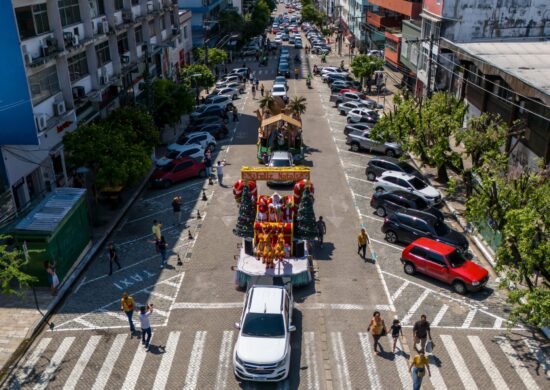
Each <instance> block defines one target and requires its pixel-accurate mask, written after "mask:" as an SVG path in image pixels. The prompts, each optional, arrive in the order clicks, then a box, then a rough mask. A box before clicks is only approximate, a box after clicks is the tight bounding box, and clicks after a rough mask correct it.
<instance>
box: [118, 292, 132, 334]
mask: <svg viewBox="0 0 550 390" xmlns="http://www.w3.org/2000/svg"><path fill="white" fill-rule="evenodd" d="M120 310H122V311H123V312H124V314H126V317H128V323H129V324H130V332H132V333H134V332H135V331H136V327H135V326H134V321H133V320H132V317H133V316H134V298H132V297H131V296H130V295H128V293H127V292H123V293H122V299H121V300H120Z"/></svg>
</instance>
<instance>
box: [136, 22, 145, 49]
mask: <svg viewBox="0 0 550 390" xmlns="http://www.w3.org/2000/svg"><path fill="white" fill-rule="evenodd" d="M135 35H136V45H139V44H140V43H142V42H143V27H141V26H138V27H136V30H135Z"/></svg>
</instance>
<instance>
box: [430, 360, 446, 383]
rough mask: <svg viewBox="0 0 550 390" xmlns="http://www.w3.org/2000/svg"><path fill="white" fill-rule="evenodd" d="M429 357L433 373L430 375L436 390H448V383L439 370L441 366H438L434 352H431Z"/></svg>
mask: <svg viewBox="0 0 550 390" xmlns="http://www.w3.org/2000/svg"><path fill="white" fill-rule="evenodd" d="M428 359H429V361H430V372H431V373H432V375H431V376H430V382H432V386H433V387H434V389H436V390H447V385H446V384H445V381H444V380H443V375H441V372H440V371H439V367H438V366H437V364H438V363H437V362H436V361H435V357H434V356H433V355H432V354H429V355H428Z"/></svg>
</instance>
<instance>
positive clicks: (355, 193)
mask: <svg viewBox="0 0 550 390" xmlns="http://www.w3.org/2000/svg"><path fill="white" fill-rule="evenodd" d="M351 193H352V194H353V196H358V197H359V198H364V199H370V198H371V197H370V196H365V195H361V194H358V193H357V192H354V191H352V192H351Z"/></svg>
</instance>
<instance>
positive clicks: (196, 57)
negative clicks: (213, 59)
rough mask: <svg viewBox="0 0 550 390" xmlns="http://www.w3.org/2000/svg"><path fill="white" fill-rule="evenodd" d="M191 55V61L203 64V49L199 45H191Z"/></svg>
mask: <svg viewBox="0 0 550 390" xmlns="http://www.w3.org/2000/svg"><path fill="white" fill-rule="evenodd" d="M191 55H192V56H193V62H195V63H197V64H204V49H203V48H202V47H200V46H193V49H192V50H191Z"/></svg>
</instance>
